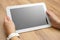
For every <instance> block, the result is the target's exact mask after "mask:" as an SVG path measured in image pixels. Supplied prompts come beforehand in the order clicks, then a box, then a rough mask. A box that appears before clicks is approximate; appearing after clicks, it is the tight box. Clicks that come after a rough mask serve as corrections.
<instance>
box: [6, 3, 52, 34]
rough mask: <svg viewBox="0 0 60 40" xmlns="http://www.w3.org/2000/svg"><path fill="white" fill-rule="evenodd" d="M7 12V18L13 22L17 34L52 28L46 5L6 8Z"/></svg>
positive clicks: (36, 4) (37, 4) (35, 4)
mask: <svg viewBox="0 0 60 40" xmlns="http://www.w3.org/2000/svg"><path fill="white" fill-rule="evenodd" d="M6 11H7V16H9V17H10V19H11V20H13V22H14V24H15V27H16V32H17V33H22V32H27V31H32V30H38V29H42V28H47V27H50V26H51V24H50V21H49V18H48V16H47V14H46V6H45V3H34V4H26V5H16V6H9V7H7V8H6Z"/></svg>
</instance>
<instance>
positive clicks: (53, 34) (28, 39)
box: [0, 0, 60, 40]
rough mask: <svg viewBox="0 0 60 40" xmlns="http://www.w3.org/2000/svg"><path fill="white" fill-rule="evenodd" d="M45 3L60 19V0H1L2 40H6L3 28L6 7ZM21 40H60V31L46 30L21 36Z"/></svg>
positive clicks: (0, 26)
mask: <svg viewBox="0 0 60 40" xmlns="http://www.w3.org/2000/svg"><path fill="white" fill-rule="evenodd" d="M37 2H45V3H46V5H47V8H48V9H49V10H51V11H53V12H54V13H55V14H56V15H57V16H58V17H59V18H60V0H0V40H6V34H5V31H4V29H3V28H4V27H3V22H4V16H5V14H6V9H5V8H6V7H7V6H11V5H21V4H29V3H37ZM20 39H21V40H60V31H59V30H56V29H54V28H46V29H42V30H36V31H31V32H26V33H22V34H20Z"/></svg>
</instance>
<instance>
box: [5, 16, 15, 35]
mask: <svg viewBox="0 0 60 40" xmlns="http://www.w3.org/2000/svg"><path fill="white" fill-rule="evenodd" d="M4 28H5V30H6V33H7V34H8V35H9V34H11V33H13V32H15V25H14V23H13V21H12V20H11V19H10V18H9V17H8V16H6V17H5V20H4Z"/></svg>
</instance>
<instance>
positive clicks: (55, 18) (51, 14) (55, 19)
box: [47, 11, 60, 23]
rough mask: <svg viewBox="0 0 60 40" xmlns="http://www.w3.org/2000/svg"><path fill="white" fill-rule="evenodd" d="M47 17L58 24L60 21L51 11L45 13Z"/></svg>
mask: <svg viewBox="0 0 60 40" xmlns="http://www.w3.org/2000/svg"><path fill="white" fill-rule="evenodd" d="M47 14H48V16H49V17H50V18H51V19H53V20H54V21H56V22H58V23H60V19H59V18H58V17H57V16H56V15H55V14H54V13H53V12H51V11H47Z"/></svg>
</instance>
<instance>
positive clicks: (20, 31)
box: [6, 2, 51, 33]
mask: <svg viewBox="0 0 60 40" xmlns="http://www.w3.org/2000/svg"><path fill="white" fill-rule="evenodd" d="M37 5H42V6H44V10H45V12H46V10H47V9H46V6H45V3H43V2H42V3H34V4H26V5H16V6H9V7H7V8H6V11H7V16H9V17H10V19H11V20H12V17H11V13H10V9H14V8H22V7H30V6H37ZM47 18H48V16H47ZM48 23H49V24H47V25H42V26H36V27H31V28H26V29H21V30H16V32H17V33H22V32H27V31H32V30H37V29H42V28H47V27H51V23H50V21H49V19H48Z"/></svg>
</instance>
